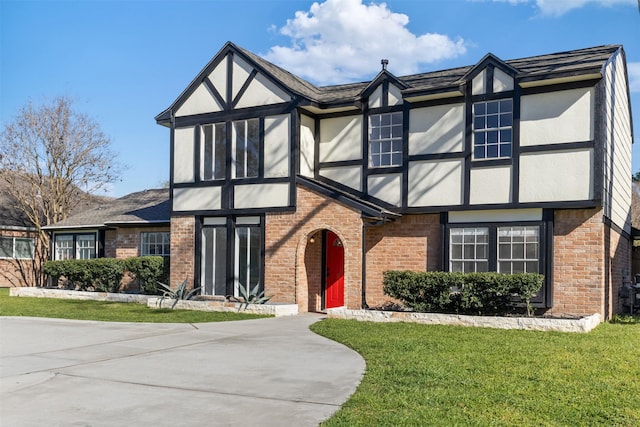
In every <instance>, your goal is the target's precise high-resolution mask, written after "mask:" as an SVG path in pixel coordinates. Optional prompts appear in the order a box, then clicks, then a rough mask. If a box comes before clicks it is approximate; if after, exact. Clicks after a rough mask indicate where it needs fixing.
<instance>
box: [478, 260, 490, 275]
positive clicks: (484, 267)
mask: <svg viewBox="0 0 640 427" xmlns="http://www.w3.org/2000/svg"><path fill="white" fill-rule="evenodd" d="M487 271H489V263H488V262H486V261H479V262H477V263H476V272H478V273H486V272H487Z"/></svg>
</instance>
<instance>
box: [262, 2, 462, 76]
mask: <svg viewBox="0 0 640 427" xmlns="http://www.w3.org/2000/svg"><path fill="white" fill-rule="evenodd" d="M408 23H409V17H408V16H407V15H404V14H401V13H394V12H392V11H391V10H390V9H389V8H388V7H387V5H386V4H385V3H370V4H368V5H366V4H363V3H362V0H326V1H325V2H324V3H317V2H316V3H313V4H312V5H311V8H310V9H309V11H298V12H296V14H295V17H294V18H293V19H288V20H287V23H286V25H285V26H284V27H282V28H280V30H279V31H280V33H281V34H283V35H285V36H287V37H289V38H290V39H291V46H274V47H272V48H271V49H270V50H269V52H268V53H266V54H264V55H263V56H264V57H265V58H266V59H268V60H269V61H271V62H274V63H276V64H278V65H280V66H282V67H283V68H285V69H287V70H289V71H291V72H292V73H294V74H296V75H299V76H301V77H304V78H307V79H309V80H311V81H313V82H316V83H318V84H334V83H346V82H350V81H356V80H361V79H363V78H365V77H370V76H371V75H372V74H375V73H376V72H378V71H379V70H380V69H381V66H380V60H381V59H383V58H385V59H388V60H389V68H388V69H389V71H390V72H392V73H393V74H395V75H406V74H411V73H417V72H419V71H422V70H424V68H425V67H424V64H430V63H435V62H437V61H440V60H444V59H449V58H454V57H457V56H458V55H461V54H464V53H465V52H466V46H465V42H464V40H463V39H462V38H457V39H455V40H454V39H452V38H450V37H449V36H447V35H443V34H437V33H426V34H421V35H416V34H413V33H411V32H410V31H409V30H408V29H407V28H406V26H407V24H408Z"/></svg>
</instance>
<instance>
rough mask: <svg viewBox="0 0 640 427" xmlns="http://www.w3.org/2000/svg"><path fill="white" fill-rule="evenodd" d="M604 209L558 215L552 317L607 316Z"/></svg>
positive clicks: (568, 211)
mask: <svg viewBox="0 0 640 427" xmlns="http://www.w3.org/2000/svg"><path fill="white" fill-rule="evenodd" d="M604 242H605V228H604V223H603V222H602V209H571V210H556V211H555V212H554V237H553V245H554V259H553V263H554V266H553V276H554V280H553V301H554V302H553V304H554V306H553V308H552V309H551V310H550V313H552V314H569V315H587V314H593V313H604V280H605V276H604V274H605V251H604Z"/></svg>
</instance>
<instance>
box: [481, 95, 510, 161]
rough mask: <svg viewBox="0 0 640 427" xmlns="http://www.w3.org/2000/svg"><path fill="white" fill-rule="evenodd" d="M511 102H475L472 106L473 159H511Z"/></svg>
mask: <svg viewBox="0 0 640 427" xmlns="http://www.w3.org/2000/svg"><path fill="white" fill-rule="evenodd" d="M512 126H513V100H511V99H500V100H494V101H482V102H475V103H474V104H473V158H474V160H482V159H501V158H508V157H511V146H512V142H513V129H512Z"/></svg>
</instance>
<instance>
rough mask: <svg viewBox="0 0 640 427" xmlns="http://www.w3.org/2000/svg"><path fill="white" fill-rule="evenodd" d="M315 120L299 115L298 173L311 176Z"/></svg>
mask: <svg viewBox="0 0 640 427" xmlns="http://www.w3.org/2000/svg"><path fill="white" fill-rule="evenodd" d="M315 127H316V125H315V120H314V119H312V118H311V117H309V116H305V115H301V116H300V174H301V175H304V176H308V177H309V178H313V171H314V169H313V168H314V161H313V158H314V153H315Z"/></svg>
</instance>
